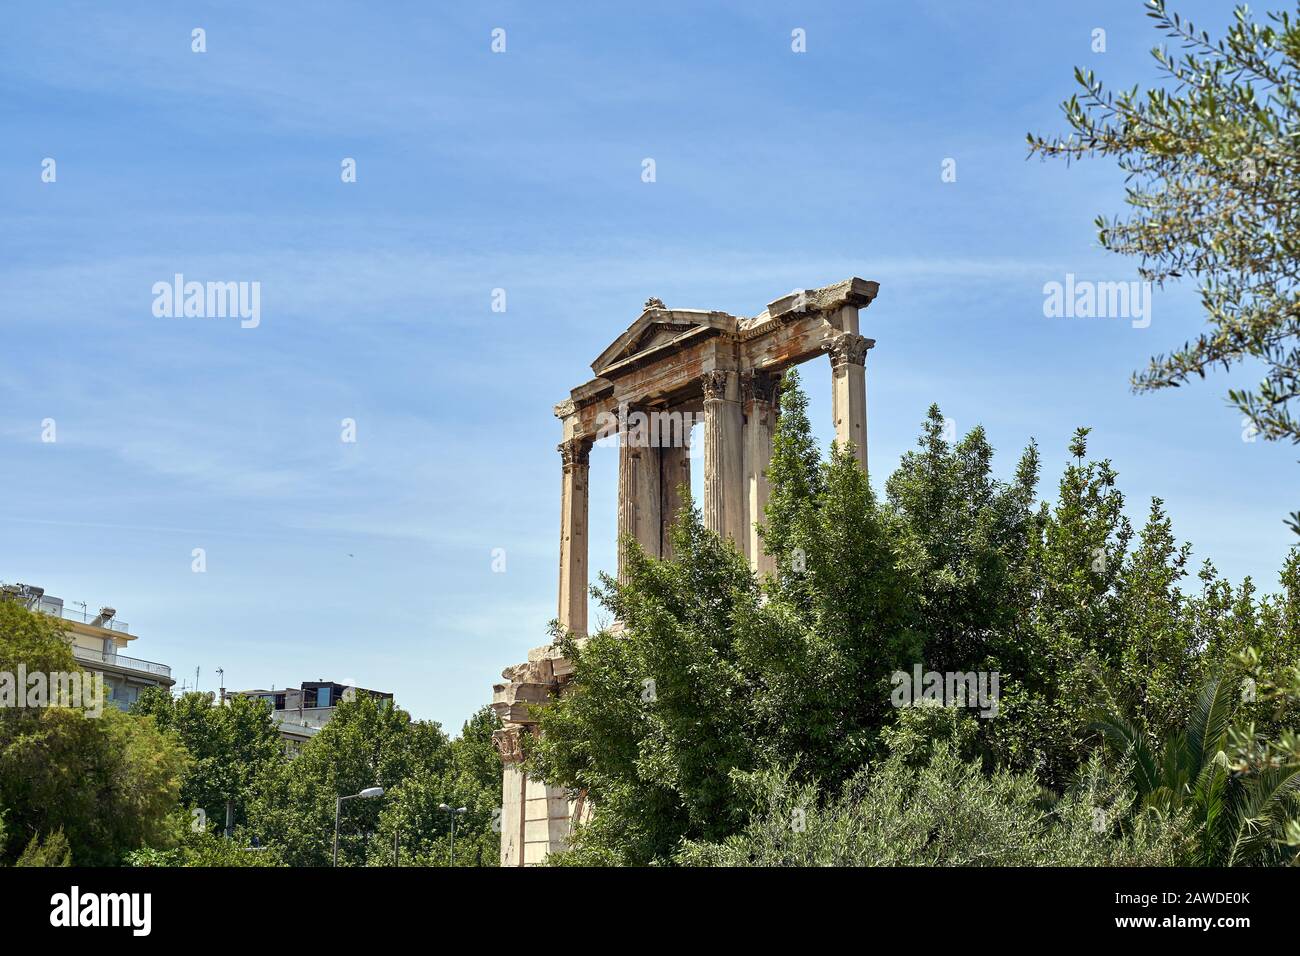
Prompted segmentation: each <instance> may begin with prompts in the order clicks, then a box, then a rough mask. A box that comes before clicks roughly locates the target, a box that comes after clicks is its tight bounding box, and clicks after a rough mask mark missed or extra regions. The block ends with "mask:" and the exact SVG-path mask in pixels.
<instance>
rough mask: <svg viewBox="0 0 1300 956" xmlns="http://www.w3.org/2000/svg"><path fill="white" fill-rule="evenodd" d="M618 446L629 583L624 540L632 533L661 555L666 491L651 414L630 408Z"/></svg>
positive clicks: (620, 528)
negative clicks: (654, 439)
mask: <svg viewBox="0 0 1300 956" xmlns="http://www.w3.org/2000/svg"><path fill="white" fill-rule="evenodd" d="M619 438H620V441H619V449H618V537H619V549H618V579H619V581H621V582H623V583H626V581H627V578H626V575H625V572H624V560H623V558H624V556H623V545H622V541H623V539H624V536H625V535H631V536H632V537H633V538H635V539H636V541H637V543H638V544H640V545H641V548H642V550H644V551H645V553H646V554H649V555H651V556H653V557H659V554H660V551H659V542H660V538H661V536H662V533H663V532H662V529H661V527H660V525H661V516H662V500H661V497H662V492H661V490H660V465H659V449H658V448H654V447H651V441H650V425H649V416H648V415H647V414H646V413H645V412H644V411H641V410H635V411H629V412H628V415H627V424H626V426H625V427H624V428H622V429H621V430H620V436H619Z"/></svg>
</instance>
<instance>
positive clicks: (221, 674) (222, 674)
mask: <svg viewBox="0 0 1300 956" xmlns="http://www.w3.org/2000/svg"><path fill="white" fill-rule="evenodd" d="M217 682H218V683H219V684H220V685H221V690H220V696H219V697H218V698H217V699H218V700H219V701H221V703H222V704H223V705H224V704H225V702H226V670H225V668H224V667H218V668H217Z"/></svg>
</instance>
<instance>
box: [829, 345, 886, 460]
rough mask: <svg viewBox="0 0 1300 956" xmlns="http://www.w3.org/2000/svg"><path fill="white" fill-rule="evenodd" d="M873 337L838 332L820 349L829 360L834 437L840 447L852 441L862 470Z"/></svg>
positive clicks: (865, 444)
mask: <svg viewBox="0 0 1300 956" xmlns="http://www.w3.org/2000/svg"><path fill="white" fill-rule="evenodd" d="M875 344H876V341H875V339H869V338H867V337H865V336H862V335H858V334H857V333H856V332H841V333H839V334H838V335H834V336H832V337H831V338H829V339H827V340H826V342H825V343H824V345H823V348H825V349H826V351H827V352H829V353H830V359H831V404H832V409H833V412H834V416H835V440H836V441H837V442H839V444H840V446H841V447H846V446H847V445H848V444H850V443H852V445H853V449H854V454H855V456H856V457H857V459H858V463H859V464H860V465H861V466H862V470H863V471H866V470H867V369H866V364H867V350H868V349H870V348H871V347H872V346H873V345H875Z"/></svg>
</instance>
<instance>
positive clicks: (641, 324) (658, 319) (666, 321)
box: [591, 306, 736, 375]
mask: <svg viewBox="0 0 1300 956" xmlns="http://www.w3.org/2000/svg"><path fill="white" fill-rule="evenodd" d="M735 327H736V318H735V316H731V315H727V314H726V313H725V312H705V311H704V310H702V309H665V308H659V307H657V306H656V307H651V308H647V309H646V310H645V311H644V312H642V313H641V316H640V318H638V319H637V320H636V321H635V322H633V323H632V324H631V325H630V326H628V328H627V331H626V332H624V333H623V334H622V335H620V336H619V337H618V338H616V339H615V340H614V341H613V342H612V343H610V345H609V347H608V348H606V349H605V351H603V352H601V353H600V355H599V356H597V358H596V360H595V361H594V362H592V363H591V370H592V371H593V372H595V373H596V375H601V374H602V373H603V372H604V371H605V370H606V369H607V368H609V367H610V366H611V365H614V364H616V363H618V362H622V361H624V360H626V359H629V358H632V357H633V356H635V355H638V354H641V353H643V352H651V351H653V350H655V349H658V348H662V347H663V346H666V345H669V344H671V343H672V342H674V341H675V340H677V339H679V338H681V337H682V336H683V335H689V334H690V333H692V332H696V331H699V330H703V329H723V330H731V331H734V330H735Z"/></svg>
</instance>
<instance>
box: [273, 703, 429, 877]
mask: <svg viewBox="0 0 1300 956" xmlns="http://www.w3.org/2000/svg"><path fill="white" fill-rule="evenodd" d="M448 757H449V747H448V742H447V737H446V735H445V734H444V733H443V732H442V729H441V728H440V727H439V726H438V725H437V724H436V723H431V722H426V721H412V720H411V718H410V715H409V714H407V713H406V711H404V710H401V709H400V708H398V707H396V706H395V705H393V704H392V702H391V701H379V700H375V699H374V698H372V697H369V696H368V695H364V694H359V695H357V697H356V698H355V699H354V700H351V701H348V700H344V701H342V702H341V703H340V704H339V706H338V709H337V711H335V714H334V716H333V718H331V720H330V722H329V723H328V724H326V725H325V726H324V727H323V728H321V730H320V732H319V733H317V734H316V735H315V736H314V737H312V738H311V740H309V741H308V742H307V743H306V745H305V746H304V747H303V748H302V750H301V751H300V752H299V753H298V756H297V757H295V758H294V759H293V760H290V761H287V762H286V763H284V764H282V765H280V766H278V767H276V768H275V769H274V770H273V771H272V772H271V773H269V774H267V775H265V776H264V777H262V778H261V779H260V780H259V781H258V782H257V784H256V787H257V793H256V795H255V796H254V798H253V799H252V801H251V803H250V806H249V812H248V820H249V823H248V832H249V833H250V834H253V835H256V836H257V837H258V838H259V839H260V840H261V841H262V842H263V843H266V844H271V845H274V846H276V847H278V848H279V851H280V852H281V854H282V855H283V859H284V861H285V862H286V863H287V864H289V865H290V866H328V865H330V860H331V850H332V847H333V841H334V816H335V806H336V800H337V798H338V797H339V796H348V795H351V794H355V793H359V792H360V791H361V790H364V789H366V788H368V787H376V786H378V787H383V788H384V790H385V795H384V797H383V798H382V799H357V800H348V801H346V802H345V803H344V804H343V812H342V818H341V823H340V829H339V865H340V866H360V865H364V863H365V862H366V859H367V855H368V854H369V852H370V844H371V840H372V839H373V837H374V834H375V833H376V831H377V829H378V826H379V820H380V816H381V814H382V812H383V810H384V805H385V804H386V803H389V802H391V801H392V800H393V799H394V797H393V791H395V789H396V788H397V787H398V786H399V784H401V783H402V782H403V781H404V780H407V779H409V778H412V777H415V776H418V775H419V774H421V773H425V772H435V773H437V772H441V771H442V770H443V769H445V767H446V766H447V761H448ZM388 846H389V852H390V858H391V849H392V842H391V839H390V840H389V843H388Z"/></svg>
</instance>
